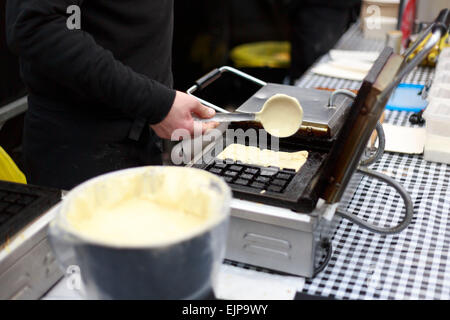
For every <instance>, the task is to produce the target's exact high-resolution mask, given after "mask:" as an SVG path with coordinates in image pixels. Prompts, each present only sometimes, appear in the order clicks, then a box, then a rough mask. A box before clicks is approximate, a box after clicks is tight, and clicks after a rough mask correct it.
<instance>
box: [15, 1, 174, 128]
mask: <svg viewBox="0 0 450 320" xmlns="http://www.w3.org/2000/svg"><path fill="white" fill-rule="evenodd" d="M83 1H84V0H7V39H8V43H9V46H10V48H11V49H12V50H13V51H14V52H16V53H17V54H19V55H20V56H22V57H23V58H24V59H26V60H28V61H30V62H31V63H33V64H34V65H35V66H36V67H38V68H39V69H41V70H43V71H44V72H45V74H46V75H48V76H49V77H51V78H53V79H55V80H57V81H58V82H60V83H62V84H63V85H65V86H67V87H70V88H71V89H72V90H74V91H76V92H83V93H85V94H88V95H89V96H92V97H94V98H95V99H98V100H99V101H102V102H103V103H104V104H105V105H108V106H111V107H112V108H116V109H119V110H121V111H122V112H124V113H125V114H128V115H129V116H131V117H145V118H146V119H148V120H149V122H150V124H156V123H159V122H161V121H162V120H163V119H164V118H165V117H166V116H167V114H168V113H169V111H170V109H171V106H172V104H173V102H174V99H175V91H174V90H172V89H170V88H167V87H166V86H164V85H162V84H160V83H159V82H157V81H154V80H152V79H149V78H148V77H146V76H144V75H141V74H139V73H136V72H134V71H133V70H132V69H131V68H129V67H127V66H125V65H124V64H122V63H121V62H120V61H118V60H116V59H115V58H114V57H113V54H112V53H111V52H110V51H108V50H106V49H104V48H102V47H101V46H99V45H98V44H97V43H96V42H95V40H94V38H93V37H92V36H91V35H90V34H88V33H86V32H84V31H83V30H69V28H68V27H67V16H68V15H67V14H66V11H67V8H68V7H69V6H71V5H78V6H81V5H82V3H83Z"/></svg>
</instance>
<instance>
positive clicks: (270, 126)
mask: <svg viewBox="0 0 450 320" xmlns="http://www.w3.org/2000/svg"><path fill="white" fill-rule="evenodd" d="M203 121H215V122H239V121H258V122H261V124H262V126H263V128H264V129H265V130H266V131H267V132H268V133H270V134H271V135H273V136H276V137H280V138H286V137H290V136H292V135H294V134H295V133H296V132H297V131H298V130H299V129H300V126H301V125H302V121H303V109H302V106H301V105H300V103H299V102H298V100H297V99H296V98H294V97H291V96H288V95H285V94H276V95H274V96H272V97H271V98H270V99H268V100H267V101H266V103H264V106H263V107H262V109H261V111H260V112H257V113H242V112H236V113H220V114H216V115H215V116H214V117H213V118H211V119H206V120H203Z"/></svg>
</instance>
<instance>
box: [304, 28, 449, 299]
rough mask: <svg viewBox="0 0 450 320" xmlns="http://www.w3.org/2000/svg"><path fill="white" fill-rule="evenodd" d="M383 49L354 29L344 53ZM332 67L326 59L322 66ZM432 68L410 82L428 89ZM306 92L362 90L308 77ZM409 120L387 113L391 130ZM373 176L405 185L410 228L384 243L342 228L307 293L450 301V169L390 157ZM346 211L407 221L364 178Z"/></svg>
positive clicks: (390, 195) (397, 204) (380, 220)
mask: <svg viewBox="0 0 450 320" xmlns="http://www.w3.org/2000/svg"><path fill="white" fill-rule="evenodd" d="M382 47H383V43H382V42H376V41H367V40H364V39H363V38H362V36H361V34H360V31H359V29H358V28H356V27H354V28H352V29H350V31H349V32H347V34H346V35H345V36H344V37H343V38H342V39H341V41H340V42H339V43H338V45H337V48H338V49H353V50H380V49H381V48H382ZM326 59H329V57H327V56H325V57H322V59H321V60H320V61H319V63H320V62H323V61H326ZM432 73H433V70H432V69H430V68H417V69H416V70H415V71H414V72H412V73H411V74H410V75H409V76H408V77H407V78H406V79H405V80H404V82H407V83H415V84H424V83H425V82H426V81H427V80H428V79H429V78H430V77H431V76H432ZM297 85H298V86H300V87H305V88H315V87H326V88H348V89H359V87H360V85H361V83H360V82H357V81H347V80H342V79H335V78H327V77H322V76H317V75H314V74H312V73H307V74H306V75H305V76H304V77H302V78H301V79H300V80H299V81H298V82H297ZM409 115H410V113H408V112H399V111H386V120H385V122H386V123H390V124H395V125H403V126H410V124H409V122H408V118H409ZM371 169H374V170H377V171H380V172H383V173H385V174H387V175H389V176H391V177H393V178H395V179H396V180H397V181H399V182H400V183H401V184H402V185H403V186H404V187H405V188H406V189H407V190H408V191H409V193H410V195H411V197H412V200H413V203H414V218H413V220H412V223H411V225H410V226H409V227H408V228H407V229H406V230H404V231H403V232H401V233H400V234H398V235H393V236H382V235H378V234H374V233H371V232H369V231H366V230H364V229H362V228H360V227H358V226H357V225H355V224H353V223H351V222H349V221H347V220H342V222H341V223H340V225H339V226H338V228H337V230H336V232H335V234H334V235H333V238H332V245H333V248H334V252H333V255H332V257H331V260H330V262H329V264H328V266H327V267H326V268H325V270H324V271H323V272H322V273H320V274H319V275H318V276H317V277H316V278H314V279H313V280H307V281H306V285H305V287H304V289H303V293H306V294H311V295H321V296H328V297H335V298H338V299H450V166H449V165H445V164H439V163H432V162H427V161H425V160H424V159H423V156H422V155H418V156H415V155H402V154H396V153H386V154H385V155H384V156H383V158H382V159H381V160H380V161H378V162H377V163H376V164H374V165H372V167H371ZM348 210H349V211H350V212H353V213H355V214H357V215H358V216H360V217H363V218H364V219H367V220H368V221H370V222H372V223H376V224H379V225H382V226H385V227H387V226H394V225H396V224H397V222H398V221H399V219H400V218H401V217H402V215H403V202H402V201H401V199H400V196H399V195H397V193H396V192H395V191H394V190H393V189H392V188H391V187H388V186H387V185H385V184H383V183H381V182H378V181H377V180H374V179H370V178H364V179H363V180H362V182H361V184H360V185H359V188H358V190H357V191H356V193H355V195H354V197H353V199H352V201H351V202H350V203H349V205H348Z"/></svg>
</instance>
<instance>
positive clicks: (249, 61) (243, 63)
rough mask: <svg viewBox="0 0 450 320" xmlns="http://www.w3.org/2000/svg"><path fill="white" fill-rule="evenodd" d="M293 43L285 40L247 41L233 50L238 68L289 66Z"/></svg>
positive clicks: (234, 60) (233, 57) (233, 58)
mask: <svg viewBox="0 0 450 320" xmlns="http://www.w3.org/2000/svg"><path fill="white" fill-rule="evenodd" d="M290 52H291V45H290V43H289V42H284V41H281V42H280V41H264V42H255V43H247V44H243V45H240V46H237V47H235V48H234V49H233V50H232V51H231V60H232V61H233V62H234V65H235V67H237V68H263V67H269V68H288V67H289V66H290V64H291V53H290Z"/></svg>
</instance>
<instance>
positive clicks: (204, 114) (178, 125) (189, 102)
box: [150, 91, 219, 139]
mask: <svg viewBox="0 0 450 320" xmlns="http://www.w3.org/2000/svg"><path fill="white" fill-rule="evenodd" d="M193 114H195V115H196V116H197V117H199V118H201V119H210V118H212V117H214V115H215V114H216V112H215V111H214V109H211V108H208V107H206V106H204V105H202V104H201V103H200V101H198V100H197V99H196V98H194V97H192V96H190V95H187V94H185V93H183V92H180V91H177V92H176V96H175V100H174V102H173V105H172V107H171V109H170V111H169V113H168V115H167V116H166V117H165V118H164V120H163V121H161V122H160V123H158V124H155V125H151V126H150V127H151V128H152V129H153V130H154V131H155V133H156V134H157V135H158V136H159V137H160V138H163V139H171V138H172V133H173V132H174V131H175V130H177V129H185V130H187V131H188V132H189V134H190V135H191V136H192V135H193V134H194V118H193V117H192V115H193ZM195 125H201V126H202V127H201V128H202V129H201V132H202V134H203V133H205V132H206V131H208V130H210V129H214V128H216V127H217V126H218V125H219V124H218V123H217V122H206V123H200V122H198V123H197V124H195Z"/></svg>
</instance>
